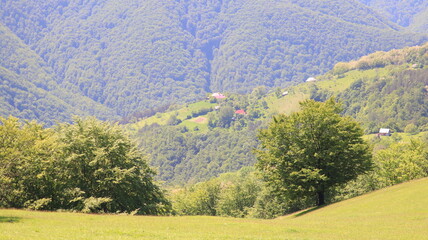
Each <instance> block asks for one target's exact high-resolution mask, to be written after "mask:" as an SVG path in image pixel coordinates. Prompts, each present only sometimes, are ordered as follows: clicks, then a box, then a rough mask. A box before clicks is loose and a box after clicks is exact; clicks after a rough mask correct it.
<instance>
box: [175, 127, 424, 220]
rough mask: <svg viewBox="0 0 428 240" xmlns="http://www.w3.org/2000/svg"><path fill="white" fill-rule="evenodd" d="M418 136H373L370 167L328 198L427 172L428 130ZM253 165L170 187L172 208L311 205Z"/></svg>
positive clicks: (266, 211) (201, 211) (232, 210)
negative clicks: (280, 189) (291, 195)
mask: <svg viewBox="0 0 428 240" xmlns="http://www.w3.org/2000/svg"><path fill="white" fill-rule="evenodd" d="M424 136H425V137H422V139H418V138H416V137H414V136H413V137H411V138H410V139H407V140H405V139H403V138H402V137H401V136H399V135H396V134H394V135H393V136H392V137H383V138H379V137H373V138H372V139H371V144H372V145H374V146H375V151H374V157H373V162H374V164H373V169H372V170H371V171H369V172H367V173H365V174H363V175H359V176H358V177H357V178H356V179H355V180H352V181H350V182H348V183H347V184H345V185H341V186H340V187H335V188H331V189H330V190H329V191H328V192H327V195H328V198H327V199H326V200H327V201H328V202H329V203H333V202H338V201H342V200H345V199H349V198H352V197H356V196H359V195H362V194H365V193H368V192H371V191H374V190H378V189H381V188H385V187H388V186H392V185H395V184H398V183H402V182H405V181H409V180H413V179H418V178H422V177H427V176H428V138H427V137H428V133H425V135H424ZM261 177H262V174H259V173H257V171H255V169H253V168H242V169H241V170H240V171H238V172H234V173H226V174H222V175H220V177H217V178H214V179H211V180H209V181H206V182H201V183H197V184H194V185H188V186H187V187H185V188H182V189H178V190H177V189H174V190H173V191H172V192H171V199H172V202H173V209H174V211H175V213H176V214H179V215H211V216H232V217H256V218H274V217H278V216H282V215H284V214H287V213H292V212H295V211H297V210H300V209H305V208H308V207H312V206H314V205H315V204H314V201H313V198H309V199H308V198H305V197H303V196H299V199H298V200H296V199H294V200H291V199H290V198H289V197H287V196H280V195H278V194H277V192H275V189H274V188H271V187H269V185H267V184H266V183H264V182H263V180H262V178H261Z"/></svg>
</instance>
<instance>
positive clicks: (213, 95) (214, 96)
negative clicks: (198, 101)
mask: <svg viewBox="0 0 428 240" xmlns="http://www.w3.org/2000/svg"><path fill="white" fill-rule="evenodd" d="M211 96H212V97H213V98H215V99H223V98H226V96H224V95H223V94H221V93H219V92H217V93H213V94H212V95H211Z"/></svg>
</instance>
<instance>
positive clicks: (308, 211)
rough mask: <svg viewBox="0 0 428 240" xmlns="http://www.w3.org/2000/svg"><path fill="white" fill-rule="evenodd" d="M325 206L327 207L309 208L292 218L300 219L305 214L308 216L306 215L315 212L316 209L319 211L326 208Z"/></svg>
mask: <svg viewBox="0 0 428 240" xmlns="http://www.w3.org/2000/svg"><path fill="white" fill-rule="evenodd" d="M326 206H327V204H326V205H322V206H317V207H313V208H309V209H306V210H303V211H301V212H299V213H297V214H295V215H294V216H293V217H294V218H297V217H301V216H303V215H306V214H308V213H311V212H314V211H316V210H318V209H321V208H323V207H326Z"/></svg>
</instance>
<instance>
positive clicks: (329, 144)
mask: <svg viewBox="0 0 428 240" xmlns="http://www.w3.org/2000/svg"><path fill="white" fill-rule="evenodd" d="M301 108H302V109H301V111H299V112H297V113H293V114H291V115H289V116H285V115H279V116H277V117H274V119H273V121H272V122H271V124H270V125H269V128H268V129H264V130H261V131H260V134H259V139H260V141H261V150H258V151H257V152H256V153H257V159H258V162H257V165H256V166H257V167H258V168H259V169H260V170H261V171H262V172H263V176H264V179H265V180H266V181H267V183H268V184H269V185H270V186H272V187H273V188H274V189H275V192H277V193H278V194H279V195H283V196H286V197H287V198H290V199H291V200H295V199H302V198H308V199H311V198H315V196H316V202H317V205H319V206H320V205H323V204H325V193H326V192H327V191H329V190H330V189H332V188H334V187H337V186H340V185H343V184H345V183H347V182H349V181H350V180H353V179H355V178H356V177H357V176H358V175H360V174H363V173H365V172H367V171H368V170H370V169H371V167H372V162H371V153H370V149H369V146H368V144H366V143H365V142H364V141H363V139H362V138H361V137H362V135H363V131H362V130H361V128H360V126H359V125H358V123H357V122H355V121H354V120H352V119H351V118H349V117H341V116H340V115H339V113H340V112H341V111H342V108H341V107H340V105H339V104H337V103H336V102H335V100H334V99H333V98H331V99H329V100H328V101H327V102H326V103H320V102H315V101H313V100H307V101H304V102H302V103H301Z"/></svg>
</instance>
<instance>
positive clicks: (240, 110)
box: [235, 109, 247, 115]
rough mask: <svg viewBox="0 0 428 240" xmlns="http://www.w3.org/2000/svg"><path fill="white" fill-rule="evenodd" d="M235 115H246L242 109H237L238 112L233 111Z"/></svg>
mask: <svg viewBox="0 0 428 240" xmlns="http://www.w3.org/2000/svg"><path fill="white" fill-rule="evenodd" d="M235 113H236V114H241V115H245V114H247V113H246V112H245V111H244V110H242V109H239V110H236V111H235Z"/></svg>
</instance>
